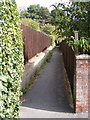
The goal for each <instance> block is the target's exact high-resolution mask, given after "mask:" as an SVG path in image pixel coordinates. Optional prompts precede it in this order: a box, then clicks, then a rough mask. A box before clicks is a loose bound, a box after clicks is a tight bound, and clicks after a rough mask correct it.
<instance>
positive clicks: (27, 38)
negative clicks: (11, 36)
mask: <svg viewBox="0 0 90 120" xmlns="http://www.w3.org/2000/svg"><path fill="white" fill-rule="evenodd" d="M21 29H22V36H23V41H24V58H25V63H27V62H28V60H29V59H31V58H32V57H34V56H35V55H36V54H37V53H40V52H42V51H44V50H45V49H46V48H48V47H49V46H50V45H51V39H50V37H49V36H48V35H46V34H44V33H41V32H39V31H36V30H34V29H32V28H30V27H28V26H25V25H23V24H21Z"/></svg>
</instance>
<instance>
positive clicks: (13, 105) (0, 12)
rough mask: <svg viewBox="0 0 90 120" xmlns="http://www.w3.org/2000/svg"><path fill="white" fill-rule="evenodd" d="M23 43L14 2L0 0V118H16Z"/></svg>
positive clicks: (22, 61) (12, 0)
mask: <svg viewBox="0 0 90 120" xmlns="http://www.w3.org/2000/svg"><path fill="white" fill-rule="evenodd" d="M23 66H24V59H23V41H22V35H21V30H20V20H19V13H18V11H17V5H16V2H15V1H14V0H0V117H1V118H17V117H18V115H19V104H20V100H19V98H20V82H21V77H22V72H23V68H24V67H23Z"/></svg>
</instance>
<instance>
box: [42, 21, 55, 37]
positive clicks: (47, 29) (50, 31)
mask: <svg viewBox="0 0 90 120" xmlns="http://www.w3.org/2000/svg"><path fill="white" fill-rule="evenodd" d="M41 31H43V32H45V33H46V34H48V35H52V34H53V32H54V31H55V26H52V25H51V24H49V23H48V24H45V25H44V26H41Z"/></svg>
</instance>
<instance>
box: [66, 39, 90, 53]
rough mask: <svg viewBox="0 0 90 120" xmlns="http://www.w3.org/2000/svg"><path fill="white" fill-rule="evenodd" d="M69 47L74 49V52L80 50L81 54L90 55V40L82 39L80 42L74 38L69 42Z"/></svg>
mask: <svg viewBox="0 0 90 120" xmlns="http://www.w3.org/2000/svg"><path fill="white" fill-rule="evenodd" d="M68 44H69V46H71V47H72V49H73V50H75V49H76V48H78V52H79V54H89V55H90V38H84V37H82V38H81V39H80V40H75V39H74V38H73V37H72V40H70V41H68Z"/></svg>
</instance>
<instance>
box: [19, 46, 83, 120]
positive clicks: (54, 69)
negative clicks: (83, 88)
mask: <svg viewBox="0 0 90 120" xmlns="http://www.w3.org/2000/svg"><path fill="white" fill-rule="evenodd" d="M23 99H24V102H23V103H22V107H21V112H20V117H21V118H77V117H85V115H83V114H82V115H80V114H79V115H77V114H74V113H73V110H72V109H71V108H70V107H69V105H68V102H67V98H66V96H65V89H64V80H63V65H62V55H60V51H59V49H58V48H55V51H54V53H53V56H52V58H51V60H50V62H48V63H47V64H46V66H45V68H44V69H43V70H42V71H41V74H40V76H39V78H38V79H37V80H36V81H35V83H34V85H33V86H32V87H31V89H30V90H29V91H28V92H27V93H26V94H25V95H24V97H23Z"/></svg>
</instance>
